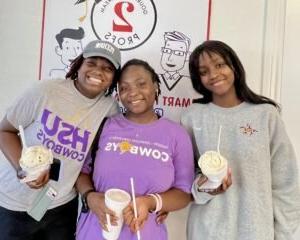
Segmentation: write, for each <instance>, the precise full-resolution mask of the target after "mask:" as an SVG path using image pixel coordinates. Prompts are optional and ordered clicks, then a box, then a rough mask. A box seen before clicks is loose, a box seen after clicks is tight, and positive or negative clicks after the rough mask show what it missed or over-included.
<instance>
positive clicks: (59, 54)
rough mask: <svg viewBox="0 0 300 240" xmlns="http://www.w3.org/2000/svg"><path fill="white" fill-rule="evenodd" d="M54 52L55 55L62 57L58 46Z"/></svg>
mask: <svg viewBox="0 0 300 240" xmlns="http://www.w3.org/2000/svg"><path fill="white" fill-rule="evenodd" d="M55 52H56V54H57V55H58V56H61V55H62V50H61V48H60V46H56V47H55Z"/></svg>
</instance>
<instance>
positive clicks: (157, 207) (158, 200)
mask: <svg viewBox="0 0 300 240" xmlns="http://www.w3.org/2000/svg"><path fill="white" fill-rule="evenodd" d="M148 196H151V197H153V198H154V200H155V210H154V211H150V212H152V213H153V212H154V213H157V212H159V211H160V210H161V209H162V198H161V196H160V195H159V194H158V193H154V194H153V193H151V194H148Z"/></svg>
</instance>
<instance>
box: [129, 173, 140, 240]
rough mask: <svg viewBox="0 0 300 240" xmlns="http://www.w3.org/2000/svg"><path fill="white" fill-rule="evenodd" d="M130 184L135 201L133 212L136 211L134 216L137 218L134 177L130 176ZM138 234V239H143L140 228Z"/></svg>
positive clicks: (133, 200)
mask: <svg viewBox="0 0 300 240" xmlns="http://www.w3.org/2000/svg"><path fill="white" fill-rule="evenodd" d="M130 185H131V197H132V202H133V213H134V217H135V218H137V209H136V201H135V191H134V182H133V178H132V177H131V178H130ZM136 235H137V239H138V240H140V239H141V233H140V230H137V232H136Z"/></svg>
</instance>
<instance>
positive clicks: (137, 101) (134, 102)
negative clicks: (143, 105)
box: [131, 100, 141, 104]
mask: <svg viewBox="0 0 300 240" xmlns="http://www.w3.org/2000/svg"><path fill="white" fill-rule="evenodd" d="M140 101H141V100H136V101H132V102H131V103H132V104H137V103H139V102H140Z"/></svg>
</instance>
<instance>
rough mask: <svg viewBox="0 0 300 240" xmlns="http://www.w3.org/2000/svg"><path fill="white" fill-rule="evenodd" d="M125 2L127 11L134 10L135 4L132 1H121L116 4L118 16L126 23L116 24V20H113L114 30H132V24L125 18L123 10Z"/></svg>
mask: <svg viewBox="0 0 300 240" xmlns="http://www.w3.org/2000/svg"><path fill="white" fill-rule="evenodd" d="M123 4H128V5H127V8H126V10H127V12H133V10H134V6H133V4H132V3H130V2H119V3H117V4H116V5H115V13H116V14H117V16H118V17H119V18H120V19H121V20H122V21H123V22H124V24H116V23H115V21H113V31H115V32H132V26H131V24H130V23H129V22H128V21H127V20H126V19H125V17H124V15H123V11H122V6H123Z"/></svg>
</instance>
